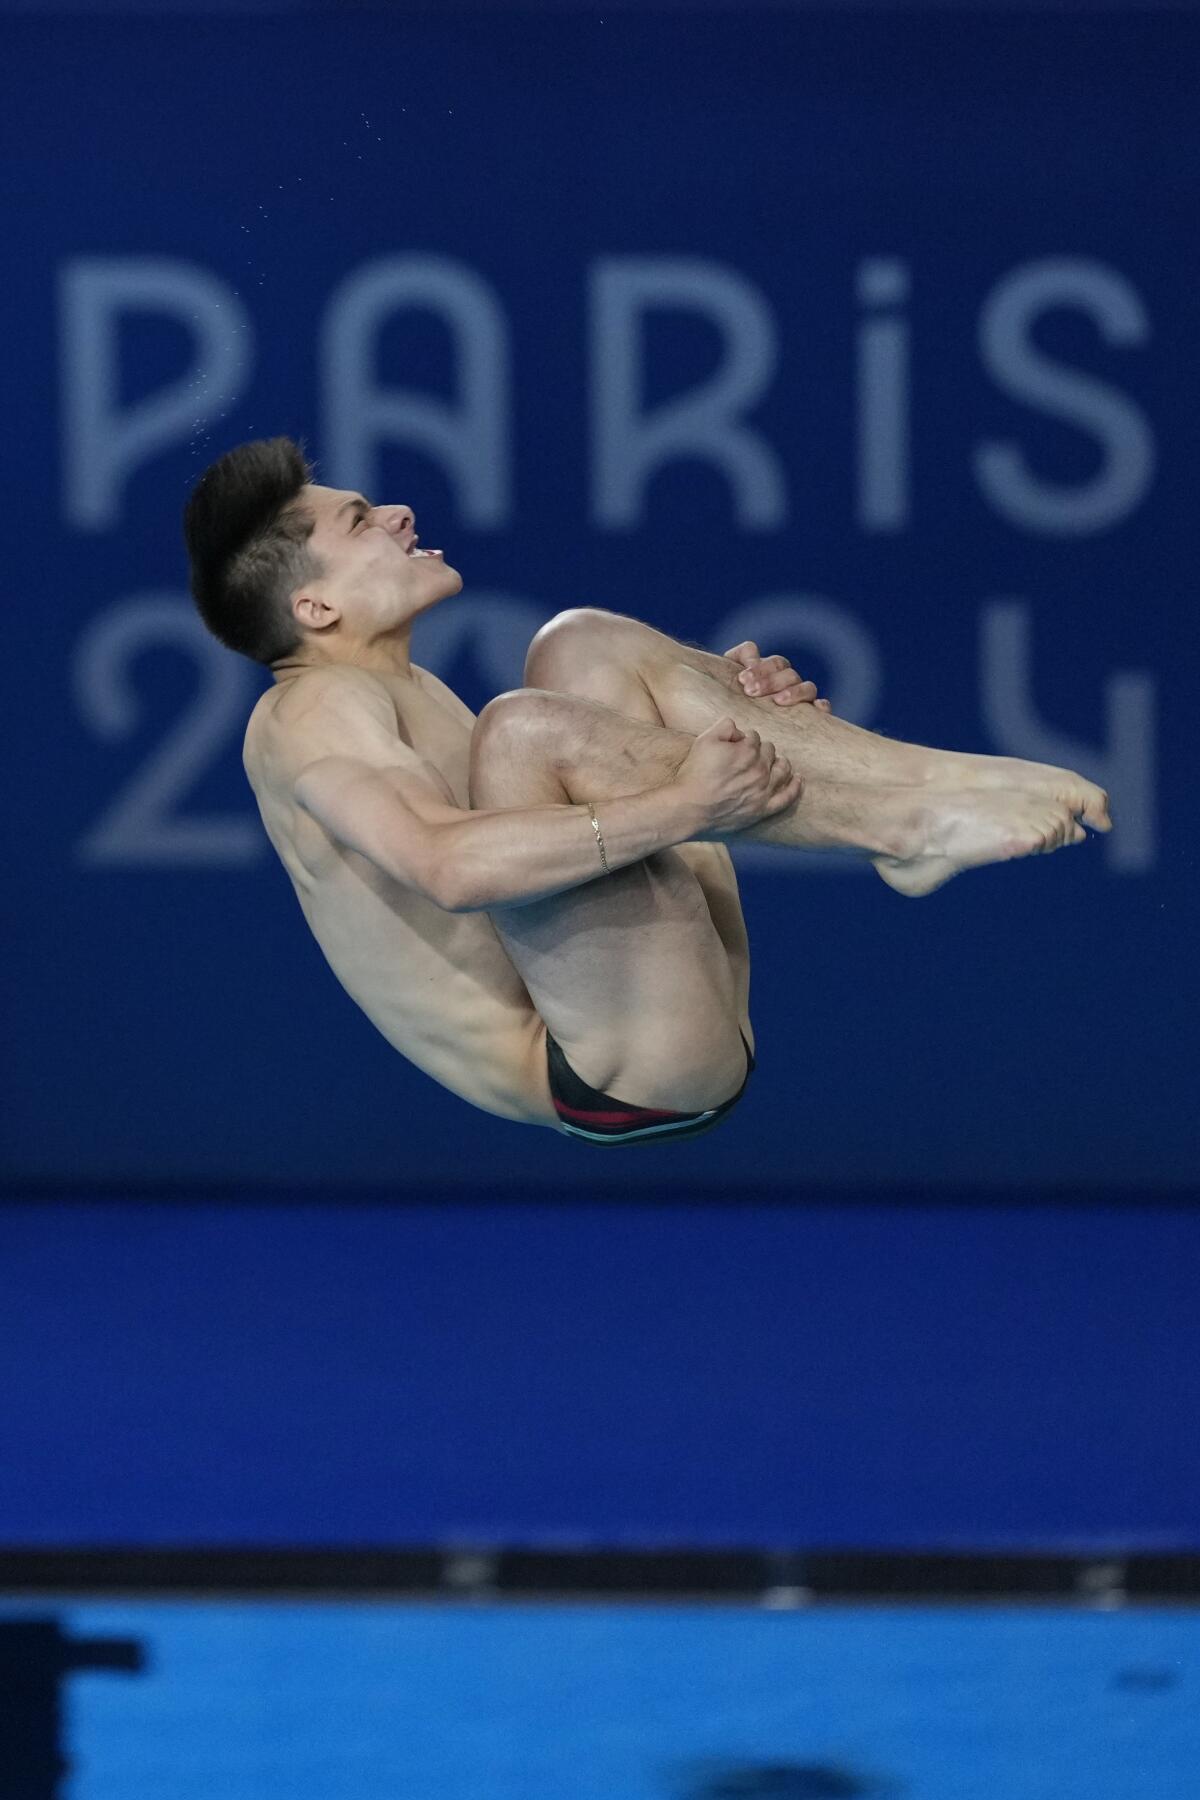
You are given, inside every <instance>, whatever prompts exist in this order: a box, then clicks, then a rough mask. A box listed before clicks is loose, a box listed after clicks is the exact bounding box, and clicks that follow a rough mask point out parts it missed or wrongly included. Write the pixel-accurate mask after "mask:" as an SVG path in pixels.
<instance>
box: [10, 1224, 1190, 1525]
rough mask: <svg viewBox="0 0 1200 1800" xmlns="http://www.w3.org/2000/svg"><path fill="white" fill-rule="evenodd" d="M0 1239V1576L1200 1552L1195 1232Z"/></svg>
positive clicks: (504, 1230) (609, 1228)
mask: <svg viewBox="0 0 1200 1800" xmlns="http://www.w3.org/2000/svg"><path fill="white" fill-rule="evenodd" d="M495 1198H496V1196H495V1195H494V1194H489V1195H485V1196H483V1197H482V1199H481V1200H480V1201H479V1202H478V1203H466V1202H464V1203H462V1204H459V1205H449V1206H447V1205H445V1204H439V1205H426V1206H412V1207H397V1206H395V1205H378V1204H365V1203H364V1204H361V1205H357V1206H346V1205H340V1206H339V1205H337V1204H332V1203H330V1204H316V1203H307V1204H289V1205H279V1206H271V1205H266V1204H257V1205H236V1206H234V1205H222V1204H220V1203H219V1202H214V1201H208V1202H206V1203H200V1202H191V1203H178V1204H176V1205H175V1206H171V1207H167V1206H135V1205H129V1204H123V1203H120V1202H107V1203H101V1202H99V1201H96V1202H92V1203H68V1202H66V1201H64V1202H62V1203H59V1204H56V1205H53V1206H15V1205H10V1206H6V1207H4V1208H0V1269H3V1271H4V1291H5V1300H4V1305H3V1307H2V1308H0V1367H2V1368H3V1369H4V1370H5V1371H6V1379H5V1390H4V1397H3V1408H2V1411H3V1445H4V1455H3V1458H2V1459H0V1547H3V1546H9V1545H17V1546H26V1547H30V1546H34V1545H46V1546H63V1545H73V1544H78V1545H93V1546H100V1545H109V1546H131V1545H143V1546H158V1545H161V1546H177V1547H178V1546H189V1545H190V1546H214V1545H243V1544H244V1545H255V1544H257V1545H274V1546H287V1545H298V1546H310V1547H318V1546H354V1545H412V1544H431V1543H438V1544H467V1545H472V1544H474V1545H480V1544H484V1545H511V1544H526V1545H531V1546H545V1545H554V1546H563V1545H580V1544H592V1545H597V1544H598V1545H603V1546H611V1545H615V1544H626V1545H634V1546H647V1545H670V1546H680V1545H684V1546H687V1545H690V1546H709V1547H721V1546H735V1547H751V1546H758V1547H762V1548H766V1549H770V1548H778V1547H788V1546H805V1547H810V1548H827V1549H842V1548H847V1549H857V1548H864V1547H872V1548H878V1549H884V1550H922V1549H936V1548H943V1549H952V1550H964V1551H971V1550H988V1551H1011V1550H1019V1549H1023V1550H1030V1549H1053V1550H1059V1551H1069V1552H1071V1553H1076V1554H1078V1553H1087V1552H1091V1551H1099V1552H1100V1553H1106V1552H1108V1551H1111V1550H1119V1549H1122V1548H1124V1549H1128V1550H1143V1551H1156V1550H1161V1551H1169V1550H1189V1549H1190V1550H1194V1549H1196V1548H1198V1547H1200V1503H1198V1499H1197V1496H1198V1495H1200V1442H1198V1440H1197V1434H1196V1431H1195V1426H1194V1421H1195V1419H1196V1417H1197V1413H1198V1411H1200V1341H1198V1339H1200V1331H1198V1327H1197V1322H1196V1306H1195V1269H1196V1266H1197V1256H1198V1251H1200V1242H1198V1240H1200V1213H1198V1212H1197V1211H1196V1209H1195V1208H1187V1207H1180V1208H1178V1209H1170V1208H1166V1207H1149V1206H1147V1207H1144V1208H1140V1209H1139V1208H1128V1209H1120V1208H1117V1207H1107V1206H1100V1207H1092V1208H1090V1209H1089V1208H1085V1207H1082V1206H1081V1207H1073V1208H1072V1207H1061V1206H1041V1207H1035V1206H1030V1207H1024V1208H1016V1207H1001V1206H985V1207H978V1208H974V1209H972V1208H956V1207H945V1206H933V1205H924V1206H922V1205H915V1204H914V1205H909V1206H905V1207H882V1206H878V1205H865V1204H859V1205H841V1206H839V1205H830V1204H824V1205H812V1206H809V1207H803V1208H801V1207H794V1206H788V1205H780V1206H776V1207H767V1206H758V1207H754V1206H749V1205H744V1206H734V1205H725V1204H722V1205H710V1206H705V1205H698V1204H696V1201H697V1200H698V1198H699V1196H698V1195H696V1194H695V1193H694V1192H691V1191H688V1190H683V1191H682V1192H681V1193H680V1195H679V1199H680V1202H681V1204H679V1205H678V1206H676V1207H655V1206H651V1205H643V1206H635V1207H624V1206H618V1205H613V1204H611V1203H607V1204H606V1203H605V1202H604V1201H603V1198H602V1197H597V1196H596V1195H595V1194H589V1193H588V1192H587V1190H586V1189H585V1190H583V1191H582V1192H578V1193H576V1194H575V1195H574V1202H575V1203H574V1204H570V1205H564V1204H547V1205H536V1204H525V1205H516V1204H513V1205H509V1206H498V1205H496V1204H495Z"/></svg>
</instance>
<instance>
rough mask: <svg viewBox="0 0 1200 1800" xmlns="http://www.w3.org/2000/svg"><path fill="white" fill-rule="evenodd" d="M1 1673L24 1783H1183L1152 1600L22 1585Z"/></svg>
mask: <svg viewBox="0 0 1200 1800" xmlns="http://www.w3.org/2000/svg"><path fill="white" fill-rule="evenodd" d="M97 1665H99V1666H97ZM0 1677H2V1678H3V1682H4V1686H5V1688H7V1690H8V1693H9V1696H10V1704H9V1706H8V1707H6V1709H5V1710H6V1712H7V1714H8V1721H9V1722H11V1724H12V1725H13V1726H14V1727H15V1730H14V1731H13V1732H12V1733H10V1732H9V1731H8V1729H7V1728H6V1732H5V1736H6V1739H9V1740H10V1741H9V1742H8V1743H7V1744H6V1754H5V1758H4V1761H5V1764H6V1768H5V1770H4V1771H3V1772H2V1773H0V1796H7V1795H9V1794H10V1793H11V1794H12V1795H14V1796H15V1795H20V1797H21V1800H42V1797H43V1796H46V1797H49V1796H51V1795H58V1796H62V1797H64V1800H214V1797H215V1796H219V1797H220V1800H309V1797H310V1796H311V1800H339V1797H340V1796H346V1797H347V1800H349V1797H350V1796H353V1800H768V1796H769V1797H770V1800H842V1797H848V1796H861V1797H862V1800H868V1797H872V1800H885V1797H887V1796H895V1797H896V1800H899V1797H900V1796H904V1797H906V1800H1197V1796H1198V1795H1200V1614H1198V1613H1195V1612H1191V1611H1184V1610H1177V1609H1169V1608H1144V1609H1136V1610H1129V1611H1119V1610H1118V1611H1102V1610H1068V1609H1061V1608H1051V1607H1033V1606H1029V1607H1021V1608H1016V1607H1011V1608H999V1607H972V1608H966V1607H943V1606H902V1605H889V1606H886V1607H876V1608H870V1607H863V1606H845V1607H841V1606H828V1605H825V1606H821V1607H818V1608H812V1609H807V1610H792V1611H778V1612H775V1611H769V1610H761V1609H754V1608H752V1607H749V1606H747V1607H744V1608H743V1607H725V1606H722V1607H708V1606H701V1605H687V1604H677V1605H653V1606H651V1605H645V1606H641V1605H637V1606H631V1605H594V1604H563V1605H553V1604H545V1603H541V1604H537V1605H516V1604H512V1605H509V1604H504V1605H500V1604H476V1605H472V1604H465V1603H464V1604H448V1605H447V1604H441V1605H439V1604H404V1603H393V1602H391V1601H386V1602H385V1601H378V1602H354V1603H350V1602H345V1603H342V1602H328V1601H324V1602H319V1603H313V1602H310V1601H304V1602H300V1601H297V1602H283V1603H281V1602H277V1601H271V1602H269V1603H268V1602H258V1601H254V1600H242V1599H239V1600H238V1601H236V1602H232V1603H224V1602H211V1601H195V1602H192V1601H187V1600H171V1601H166V1602H161V1601H156V1602H153V1603H148V1602H141V1601H128V1602H126V1601H121V1602H118V1603H112V1602H105V1603H102V1604H99V1603H95V1602H86V1603H82V1602H81V1603H75V1602H73V1601H71V1600H69V1599H68V1600H62V1599H60V1598H58V1597H55V1598H53V1599H46V1600H41V1601H38V1600H31V1599H25V1598H23V1599H21V1600H13V1601H9V1602H5V1603H2V1604H0ZM14 1698H15V1699H16V1702H17V1703H16V1705H15V1706H14V1705H13V1704H12V1701H13V1699H14ZM55 1739H57V1750H56V1751H55V1746H54V1742H53V1740H55ZM52 1752H53V1754H52ZM64 1759H65V1766H64ZM56 1760H57V1761H58V1772H57V1773H56V1772H55V1761H56ZM56 1782H57V1785H56ZM6 1784H7V1785H6Z"/></svg>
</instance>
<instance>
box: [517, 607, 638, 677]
mask: <svg viewBox="0 0 1200 1800" xmlns="http://www.w3.org/2000/svg"><path fill="white" fill-rule="evenodd" d="M632 623H634V621H632V620H629V619H625V618H622V616H621V614H620V613H611V612H605V611H604V610H603V608H602V607H599V606H571V607H568V608H567V609H566V611H564V612H560V613H555V615H554V617H553V618H552V619H549V620H547V622H546V624H545V625H543V626H542V628H541V630H540V631H538V632H537V633H536V634H535V636H534V639H533V642H532V643H531V644H530V646H529V650H528V652H527V654H526V657H525V680H526V682H527V683H528V685H529V686H530V687H537V688H566V687H567V686H568V685H569V684H570V681H571V679H572V677H573V676H575V675H577V674H580V673H582V672H583V671H584V670H587V669H594V668H595V666H596V662H597V660H598V659H603V658H605V657H608V656H614V655H616V654H617V653H618V646H619V644H620V642H621V640H622V638H624V637H627V635H628V628H629V626H630V625H631V624H632Z"/></svg>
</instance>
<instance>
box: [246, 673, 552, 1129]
mask: <svg viewBox="0 0 1200 1800" xmlns="http://www.w3.org/2000/svg"><path fill="white" fill-rule="evenodd" d="M376 679H377V680H378V681H379V682H380V683H382V684H383V685H384V686H385V687H386V688H387V690H388V692H389V694H390V695H391V698H392V701H393V704H394V705H395V707H396V720H397V734H398V736H399V737H401V738H402V739H403V740H404V741H405V742H406V743H407V744H409V745H411V747H412V749H413V750H414V751H416V753H417V754H418V755H419V756H420V757H422V758H423V759H424V760H425V762H426V763H427V764H428V765H429V766H430V768H431V770H434V771H436V772H437V774H438V775H440V777H441V780H442V782H443V783H444V784H445V786H446V788H447V790H448V791H449V793H450V794H452V795H453V797H454V800H455V802H456V803H457V804H458V805H459V806H460V807H462V808H463V809H464V810H466V809H467V808H468V807H469V800H468V793H467V772H468V760H469V754H470V742H471V732H472V728H473V726H474V723H475V720H474V715H473V714H472V713H471V712H470V710H469V709H468V708H467V707H466V706H464V704H463V703H462V701H461V700H459V699H458V698H457V696H456V695H455V694H453V693H452V692H451V691H450V689H449V688H448V687H446V685H445V683H444V682H441V681H439V680H438V679H437V677H436V676H434V675H430V674H429V673H427V672H426V671H425V670H423V669H418V668H416V667H415V666H414V668H413V670H412V678H411V679H408V678H406V677H403V676H389V675H378V676H377V677H376ZM285 691H286V684H279V685H276V686H274V687H272V688H269V689H268V690H267V692H266V693H265V694H263V695H262V697H261V699H260V700H259V702H258V704H257V705H256V707H255V709H254V711H253V713H252V714H251V716H250V721H249V724H248V726H247V728H246V740H245V746H244V751H243V756H244V762H245V768H246V774H247V777H248V778H249V781H250V785H251V787H252V788H253V790H254V795H255V798H256V799H257V801H258V807H259V812H260V813H261V815H262V821H263V825H264V827H265V829H266V832H267V836H268V837H269V838H270V840H271V843H272V844H273V845H274V847H275V850H276V851H277V853H278V855H279V858H280V860H281V862H282V863H283V866H284V868H285V869H286V870H287V872H288V875H289V876H290V877H291V881H292V885H293V887H294V888H295V890H296V897H297V899H298V900H299V902H300V905H301V908H302V909H303V912H304V916H305V918H306V920H307V921H308V924H309V926H310V928H311V930H312V933H313V935H314V937H315V938H316V940H317V943H318V944H319V945H320V947H321V950H322V952H323V954H324V956H325V959H326V961H327V962H328V963H329V966H330V968H331V969H332V970H333V972H334V974H335V975H336V976H337V978H338V980H339V981H340V982H341V984H342V986H343V987H344V988H345V989H346V991H347V993H348V994H349V995H350V996H351V998H352V999H353V1000H354V1001H356V1003H357V1004H358V1005H359V1006H360V1007H361V1008H362V1010H363V1011H364V1012H365V1013H366V1015H367V1017H368V1018H369V1019H370V1020H371V1021H372V1023H373V1024H374V1025H375V1026H377V1028H378V1029H379V1030H380V1031H381V1032H382V1033H383V1036H384V1037H385V1038H386V1039H387V1040H388V1042H389V1043H390V1044H391V1045H393V1047H394V1048H395V1049H397V1050H399V1051H400V1052H401V1053H402V1055H404V1056H406V1057H407V1058H408V1059H409V1061H411V1062H413V1063H415V1064H416V1065H417V1067H418V1068H421V1069H424V1070H425V1071H426V1073H427V1074H429V1075H431V1076H433V1078H434V1079H435V1080H436V1081H439V1082H441V1083H442V1085H443V1086H445V1087H448V1088H450V1089H451V1090H452V1091H453V1092H454V1093H456V1094H460V1095H461V1096H462V1097H463V1098H464V1099H466V1100H469V1101H471V1102H472V1103H473V1104H474V1105H476V1106H479V1107H482V1108H483V1109H484V1110H485V1111H486V1112H492V1113H497V1114H499V1115H500V1116H501V1117H503V1118H509V1119H520V1120H523V1121H525V1122H526V1123H530V1124H545V1125H551V1126H553V1125H556V1124H557V1120H556V1118H555V1114H554V1109H553V1107H552V1105H551V1102H550V1094H549V1089H548V1086H547V1081H546V1069H545V1027H544V1025H543V1024H542V1021H541V1019H540V1018H539V1017H538V1014H537V1012H536V1010H535V1008H534V1005H533V1002H532V1001H531V1000H530V998H529V994H528V993H527V991H526V989H525V986H524V984H523V983H522V981H521V978H520V976H519V975H518V974H517V972H516V970H515V968H514V967H513V965H512V963H511V961H510V960H509V957H508V955H507V953H506V951H505V950H504V947H503V945H502V944H501V942H500V939H499V938H498V936H497V935H496V931H495V929H494V927H493V925H492V923H491V921H490V919H489V918H488V917H487V914H486V913H483V912H469V913H451V912H446V911H443V910H442V909H441V908H440V907H438V906H435V905H434V904H433V902H432V901H430V900H427V899H425V898H424V897H423V896H422V895H420V894H416V893H414V892H413V891H412V890H411V889H409V888H405V887H402V886H401V885H400V884H399V883H398V882H396V881H393V880H391V879H390V878H389V877H388V876H387V875H385V874H383V873H382V872H381V871H380V870H379V869H377V868H376V867H375V866H374V865H373V864H372V863H370V862H368V861H367V859H366V858H365V857H363V856H360V855H359V854H358V853H357V852H355V851H353V850H349V849H347V848H345V847H344V846H343V845H340V844H337V843H335V842H334V841H333V839H332V838H331V837H330V836H329V835H328V833H327V832H326V831H325V830H324V829H323V828H322V826H321V825H319V824H318V823H317V821H316V820H315V819H314V818H312V817H311V816H310V815H309V814H308V813H306V812H305V811H304V810H303V809H302V808H301V807H300V806H299V805H298V804H297V802H296V800H295V799H294V797H293V783H294V781H295V779H296V776H297V774H298V773H299V770H300V768H301V767H302V766H303V763H304V761H305V760H306V749H307V747H306V745H305V743H304V741H303V738H302V735H299V734H297V732H295V731H294V730H292V729H290V728H289V725H288V723H287V722H286V720H284V719H281V717H280V704H281V700H282V698H283V696H284V694H285Z"/></svg>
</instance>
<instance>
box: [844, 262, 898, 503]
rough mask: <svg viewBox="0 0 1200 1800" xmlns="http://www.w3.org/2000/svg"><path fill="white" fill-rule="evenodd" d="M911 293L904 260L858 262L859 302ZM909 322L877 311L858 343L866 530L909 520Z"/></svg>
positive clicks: (875, 303)
mask: <svg viewBox="0 0 1200 1800" xmlns="http://www.w3.org/2000/svg"><path fill="white" fill-rule="evenodd" d="M908 296H909V273H908V265H907V263H904V262H901V261H899V259H898V258H895V257H875V256H873V257H869V258H868V259H867V260H866V261H865V262H862V263H860V264H859V266H858V303H859V305H860V306H861V307H864V308H865V307H868V306H869V307H872V308H877V309H882V308H883V307H889V308H892V309H895V308H897V307H899V306H902V305H903V304H904V303H905V302H906V301H907V299H908ZM910 338H911V333H910V331H909V326H908V321H907V320H906V319H904V318H903V317H902V316H900V315H899V314H898V313H897V312H896V311H895V310H892V311H890V312H888V313H884V312H882V310H879V311H876V312H875V314H874V316H872V317H870V318H868V319H866V320H864V321H863V323H862V324H861V325H860V327H859V331H858V343H857V366H856V382H857V392H856V398H857V413H858V439H857V448H858V504H857V517H858V523H859V524H860V525H861V526H862V527H863V529H864V530H866V531H901V530H903V529H904V527H905V526H906V525H907V524H908V523H909V516H910V511H911V507H910V499H909V461H910V456H909V451H910V433H909V360H910V358H909V348H910Z"/></svg>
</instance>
